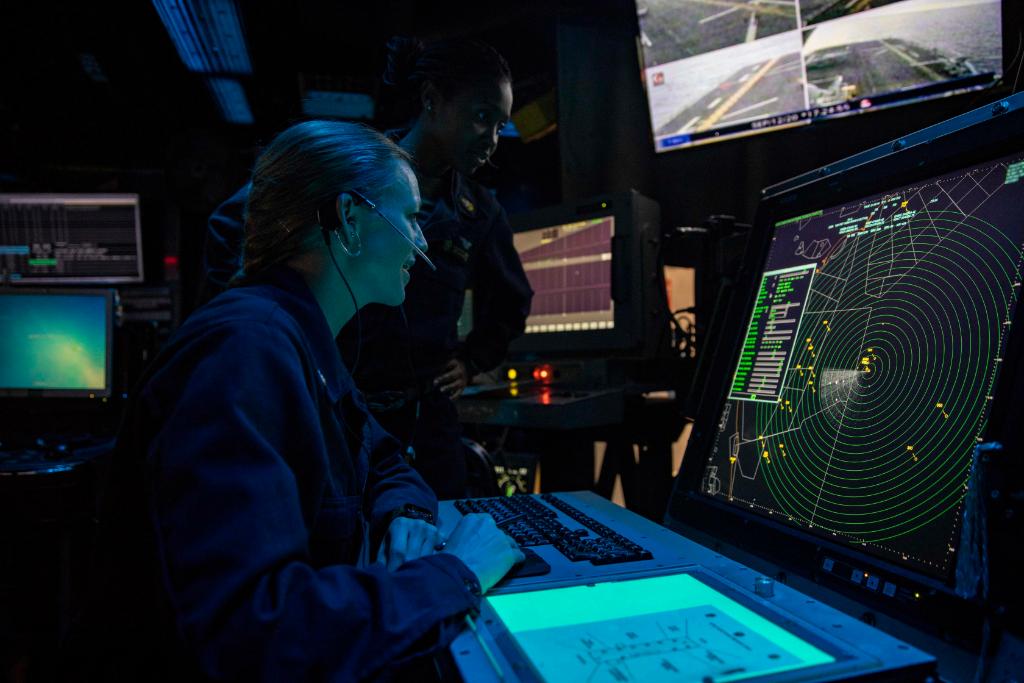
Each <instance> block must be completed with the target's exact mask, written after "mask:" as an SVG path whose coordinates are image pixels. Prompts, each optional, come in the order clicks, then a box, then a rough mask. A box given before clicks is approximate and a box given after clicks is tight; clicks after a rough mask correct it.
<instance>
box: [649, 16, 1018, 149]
mask: <svg viewBox="0 0 1024 683" xmlns="http://www.w3.org/2000/svg"><path fill="white" fill-rule="evenodd" d="M637 14H638V18H639V23H640V44H641V49H642V52H643V59H644V80H645V82H646V86H647V99H648V104H649V106H650V114H651V126H652V130H653V131H654V143H655V149H656V150H657V151H659V152H664V151H668V150H672V149H679V148H683V147H688V146H691V145H697V144H702V143H707V142H714V141H716V140H723V139H728V138H733V137H737V136H742V135H751V134H754V133H762V132H766V131H771V130H776V129H780V128H788V127H793V126H800V125H806V124H808V123H811V122H813V121H817V120H821V119H828V118H833V117H839V116H848V115H850V114H855V113H859V112H865V111H872V110H874V109H878V108H881V107H889V106H893V105H897V104H905V103H908V102H914V101H919V100H922V99H927V98H932V97H941V96H945V95H949V94H951V93H955V92H963V91H966V90H971V89H975V88H983V87H986V86H988V85H991V84H992V83H993V82H994V81H995V80H996V79H998V78H999V77H1000V75H1001V73H1002V54H1003V53H1002V49H1003V48H1002V33H1003V31H1002V7H1001V2H1000V0H862V1H859V2H850V1H849V0H772V1H771V2H748V3H744V2H719V1H711V0H638V2H637Z"/></svg>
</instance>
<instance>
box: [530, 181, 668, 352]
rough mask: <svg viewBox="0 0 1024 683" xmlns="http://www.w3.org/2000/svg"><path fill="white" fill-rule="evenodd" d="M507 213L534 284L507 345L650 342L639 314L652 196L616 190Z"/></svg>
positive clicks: (651, 241)
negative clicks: (521, 325)
mask: <svg viewBox="0 0 1024 683" xmlns="http://www.w3.org/2000/svg"><path fill="white" fill-rule="evenodd" d="M510 220H511V222H512V227H513V230H514V233H513V236H512V240H513V245H514V247H515V249H516V252H517V253H518V254H519V259H520V261H521V262H522V264H523V269H524V270H525V271H526V277H527V279H528V280H529V282H530V287H531V288H532V289H533V292H534V294H533V301H532V304H531V308H530V314H529V317H527V319H526V329H525V332H524V334H523V335H521V336H520V337H519V338H518V339H516V340H515V341H514V342H513V343H512V351H513V352H538V353H539V352H544V353H575V352H605V351H611V352H623V353H626V352H635V353H643V352H644V350H645V349H648V350H649V347H650V346H651V345H652V344H656V343H657V335H656V334H654V333H653V332H652V331H651V330H650V329H648V327H649V324H650V323H651V321H650V318H651V316H645V315H644V311H645V310H647V308H646V307H647V306H654V305H655V296H656V293H657V278H655V277H654V273H655V268H656V263H655V262H656V254H657V247H658V240H659V236H660V224H659V221H660V210H659V208H658V205H657V204H656V203H655V202H654V201H652V200H650V199H647V198H646V197H644V196H642V195H640V194H638V193H636V192H632V191H631V192H623V193H617V194H610V195H604V196H601V197H595V198H592V199H587V200H584V201H581V202H576V203H572V204H564V205H561V206H556V207H551V208H548V209H542V210H540V211H535V212H531V213H528V214H519V215H514V216H512V217H511V218H510ZM654 322H655V323H658V322H661V321H654Z"/></svg>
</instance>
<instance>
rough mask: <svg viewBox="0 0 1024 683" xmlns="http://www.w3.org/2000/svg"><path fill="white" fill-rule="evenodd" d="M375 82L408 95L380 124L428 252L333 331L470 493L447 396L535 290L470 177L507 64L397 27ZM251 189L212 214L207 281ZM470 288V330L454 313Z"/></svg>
mask: <svg viewBox="0 0 1024 683" xmlns="http://www.w3.org/2000/svg"><path fill="white" fill-rule="evenodd" d="M387 51H388V55H387V67H386V70H385V73H384V82H385V83H386V84H388V85H389V86H391V87H393V88H394V89H395V90H396V93H397V94H398V95H399V97H400V98H401V99H402V100H403V102H404V104H406V105H407V108H408V110H409V111H410V118H409V120H408V124H407V126H406V127H404V128H402V129H400V130H397V131H392V132H391V133H389V137H391V139H392V140H394V141H396V142H397V143H398V145H399V146H400V147H401V148H402V149H404V150H405V151H406V152H408V153H409V154H410V155H411V156H412V158H413V160H414V164H413V167H414V169H415V172H416V177H417V180H418V182H419V187H420V192H421V196H422V206H421V209H420V211H419V213H418V214H417V220H418V222H419V224H420V225H421V227H422V229H423V234H424V236H425V238H426V240H427V243H428V244H429V250H428V254H429V256H430V258H431V260H432V261H433V262H434V263H435V264H436V266H437V267H436V270H431V269H430V268H428V267H426V266H425V265H423V264H421V263H417V264H416V265H415V266H413V268H412V270H411V271H410V273H411V281H410V283H409V287H408V289H407V298H406V302H405V304H404V305H403V306H402V307H400V308H393V307H385V306H368V307H366V308H365V309H363V312H362V314H361V316H360V318H359V320H358V321H357V324H353V325H349V326H348V327H347V328H346V329H345V330H344V332H343V333H342V336H341V339H340V341H339V343H340V345H341V347H342V349H343V355H344V356H345V358H346V359H349V360H351V361H352V363H353V364H354V365H355V369H354V374H355V378H356V382H357V384H358V385H359V387H360V389H362V390H363V391H364V392H365V394H366V396H367V400H368V402H369V404H370V409H371V410H372V411H373V413H374V415H375V417H376V418H377V419H378V420H379V421H380V423H381V425H382V426H384V428H385V429H387V430H388V431H389V432H391V433H392V434H393V435H394V436H395V437H397V438H398V439H399V440H400V441H401V442H402V443H403V446H405V448H406V451H407V453H409V454H410V455H411V456H412V457H411V460H412V462H413V464H414V466H415V467H416V469H417V470H418V471H419V473H420V474H421V475H422V476H423V478H424V479H425V480H426V481H427V483H428V484H429V485H430V486H431V488H433V490H434V491H435V492H436V493H437V495H438V497H439V498H441V499H445V498H457V497H460V496H463V495H465V492H466V484H467V481H466V479H467V477H466V462H465V456H464V454H463V447H462V443H461V439H460V437H461V429H460V426H459V422H458V414H457V412H456V409H455V405H454V403H453V401H454V399H456V398H457V397H458V396H459V395H460V394H461V393H462V391H463V389H465V387H466V385H467V384H468V383H469V381H470V378H471V377H472V376H473V375H475V374H477V373H478V372H483V371H487V370H490V369H492V368H494V367H495V366H496V365H498V363H500V362H501V360H502V359H503V358H504V356H505V354H506V352H507V350H508V345H509V343H510V342H511V341H512V339H514V338H515V337H517V336H518V335H519V334H521V333H522V332H523V329H524V326H525V322H526V316H527V315H528V313H529V310H530V300H531V298H532V297H533V292H532V290H531V289H530V285H529V282H528V281H527V279H526V275H525V273H524V272H523V267H522V264H521V263H520V261H519V256H518V254H517V253H516V251H515V248H514V247H513V244H512V230H511V228H510V226H509V223H508V218H507V216H506V214H505V211H504V210H503V209H502V208H501V206H500V205H499V204H498V202H497V201H496V200H495V199H494V197H493V196H492V194H491V193H490V192H489V191H488V190H487V189H486V188H484V187H483V186H481V185H480V184H479V183H477V182H475V181H474V180H472V178H471V176H472V175H473V173H474V172H476V171H477V170H478V169H479V168H480V167H481V166H483V165H484V164H486V163H487V162H488V160H489V159H490V157H491V155H492V154H494V151H495V149H496V147H497V145H498V135H499V133H500V131H501V129H502V127H504V126H505V124H506V123H507V122H508V119H509V115H510V112H511V108H512V77H511V72H510V70H509V67H508V64H507V62H506V61H505V59H504V58H503V57H502V56H501V55H500V54H499V53H498V52H497V51H496V50H494V48H492V47H490V46H489V45H486V44H484V43H481V42H479V41H474V40H463V39H455V40H445V41H437V42H433V43H421V42H420V41H417V40H415V39H411V38H392V39H391V40H390V41H389V42H388V45H387ZM245 195H246V189H245V188H243V189H242V190H241V191H240V192H239V193H238V194H236V195H235V196H234V197H232V198H231V199H230V200H228V201H227V202H226V203H225V204H224V205H222V206H221V207H220V208H219V209H218V210H217V212H216V213H215V214H214V215H213V216H212V217H211V219H210V232H209V234H208V239H207V278H208V282H207V285H208V286H209V287H212V288H214V289H216V288H217V286H218V285H219V284H222V283H224V282H225V280H226V279H227V278H228V277H229V276H230V274H232V273H233V272H234V271H235V270H237V268H238V256H237V247H236V246H235V245H236V244H237V241H238V238H237V233H238V232H239V229H240V228H239V226H240V218H241V210H242V207H243V206H244V203H245ZM467 290H470V291H472V304H473V311H474V313H475V316H474V317H475V319H474V320H473V325H472V329H471V330H470V331H469V334H468V335H467V336H466V337H465V339H463V340H460V339H459V334H458V329H457V327H458V326H457V323H458V320H459V317H460V314H461V313H462V310H463V306H464V304H465V302H466V292H467Z"/></svg>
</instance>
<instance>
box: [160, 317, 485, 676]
mask: <svg viewBox="0 0 1024 683" xmlns="http://www.w3.org/2000/svg"><path fill="white" fill-rule="evenodd" d="M201 346H203V345H201ZM291 348H293V344H292V342H291V340H290V339H288V338H287V335H286V334H284V333H283V332H281V331H277V330H275V329H274V328H271V327H269V326H268V327H267V328H263V327H262V326H257V329H256V330H251V331H249V332H248V333H245V334H239V333H233V334H226V335H223V336H222V337H221V338H219V339H216V340H213V341H207V342H205V345H204V346H203V348H201V349H200V352H196V354H195V355H198V356H199V357H200V358H201V360H200V361H199V362H198V363H195V364H191V363H186V364H184V366H178V367H175V366H174V365H171V366H169V367H167V368H166V369H165V372H170V373H181V372H183V371H190V374H189V379H188V380H187V382H186V383H185V388H184V390H183V391H182V392H181V394H180V395H179V396H177V397H175V399H174V400H173V401H172V402H168V404H167V405H165V406H156V407H159V408H162V409H163V410H162V411H161V412H163V414H164V415H165V417H164V420H163V425H162V428H161V429H160V430H159V431H158V433H157V434H156V436H155V438H154V439H153V440H151V442H150V447H149V450H148V466H149V472H150V474H149V477H148V484H149V490H150V504H151V516H152V522H153V525H154V528H155V531H156V537H157V547H158V556H159V557H158V559H159V564H160V567H161V571H162V573H163V577H162V581H163V585H164V587H165V590H166V593H167V597H168V599H169V601H170V604H171V606H172V609H173V612H174V614H175V615H176V619H177V626H178V629H179V632H180V634H181V637H182V638H183V640H184V641H185V643H186V644H187V645H188V647H189V649H190V650H192V651H193V652H194V653H195V654H196V656H197V659H198V662H199V665H200V667H201V669H202V670H203V672H204V673H205V674H206V675H208V676H210V677H213V678H217V679H220V678H226V679H232V680H236V679H237V680H292V681H301V680H307V679H320V680H356V679H362V678H365V677H370V676H373V675H376V674H377V673H379V672H381V671H383V670H385V669H386V668H387V667H388V666H390V665H394V664H395V663H396V662H401V661H402V659H403V657H404V656H407V655H408V654H409V653H410V651H411V650H412V649H413V648H417V647H419V648H423V647H428V648H429V647H430V646H431V645H433V646H435V647H436V646H437V645H438V638H439V635H438V634H440V633H441V632H442V631H445V632H448V633H449V635H451V630H452V629H451V623H452V622H451V621H450V620H448V619H449V618H450V617H455V616H460V615H461V614H462V613H463V612H465V611H467V610H470V609H474V608H476V606H477V605H478V600H479V598H478V597H477V596H476V595H475V594H474V592H473V590H472V587H473V586H472V581H474V580H475V577H473V575H472V573H471V572H470V571H469V570H468V569H467V568H466V567H465V565H464V564H463V563H462V562H461V561H460V560H458V559H457V558H455V557H454V556H452V555H448V554H439V555H435V556H431V557H426V558H421V559H418V560H415V561H411V562H408V563H406V564H404V565H403V566H402V567H400V568H399V569H398V570H397V571H394V572H391V573H389V572H387V571H386V570H384V569H383V568H369V569H365V570H363V569H357V568H355V567H351V566H343V565H331V566H326V567H320V568H316V567H314V566H312V565H311V564H310V551H309V536H308V532H307V531H306V529H307V520H306V519H305V518H304V511H303V509H302V498H301V497H300V491H299V481H298V480H297V478H296V476H295V472H296V471H300V470H299V469H297V468H301V467H307V468H315V467H316V466H317V464H316V463H317V461H318V460H320V459H321V458H322V457H323V454H322V453H321V452H318V448H319V449H321V450H322V441H321V440H320V439H319V434H321V430H320V427H319V422H318V419H319V418H318V411H317V407H316V405H315V399H314V397H313V395H311V390H310V388H309V386H308V385H307V382H306V377H305V373H304V372H303V369H302V367H301V360H300V356H299V355H298V354H297V353H289V352H288V351H289V349H291ZM147 400H149V401H150V402H151V403H155V402H156V398H155V396H153V395H152V394H151V395H150V396H148V397H147ZM297 459H298V460H297ZM307 474H308V472H307ZM306 479H308V476H304V477H303V479H302V481H305V480H306ZM446 620H447V621H446Z"/></svg>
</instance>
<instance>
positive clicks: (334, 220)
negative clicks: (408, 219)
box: [316, 190, 437, 417]
mask: <svg viewBox="0 0 1024 683" xmlns="http://www.w3.org/2000/svg"><path fill="white" fill-rule="evenodd" d="M345 192H347V193H348V194H350V195H352V197H353V198H354V199H355V201H356V203H357V204H365V205H366V206H367V207H368V208H369V209H370V210H371V211H374V212H375V213H376V214H377V215H378V216H380V217H381V218H382V219H384V222H385V223H387V224H388V225H390V226H391V227H392V228H393V229H394V230H395V232H397V233H398V234H399V235H401V236H402V239H404V240H405V241H406V242H408V243H409V246H411V247H412V248H413V251H414V252H415V253H416V255H417V256H418V257H419V258H420V259H421V260H422V261H423V262H424V263H426V264H427V266H428V267H429V268H430V269H431V270H433V271H436V270H437V266H435V265H434V263H433V261H431V260H430V258H428V257H427V255H426V254H425V253H424V252H423V250H422V249H420V248H419V247H418V246H417V245H416V243H415V242H414V241H413V240H412V238H410V237H409V236H408V235H406V234H405V232H403V231H402V229H401V228H399V227H398V226H397V225H395V224H394V223H393V222H391V219H390V218H388V217H387V216H385V215H384V212H383V211H381V210H380V209H379V208H377V205H376V204H375V203H374V202H372V201H370V200H369V199H368V198H367V197H366V195H364V194H363V193H361V192H359V191H357V190H343V191H342V192H340V193H338V194H337V195H335V196H334V198H333V199H331V200H328V201H326V202H324V203H323V204H321V205H320V206H319V207H318V208H317V210H316V222H317V224H318V225H319V226H320V230H321V234H322V235H323V238H324V244H325V245H326V246H327V253H328V254H329V255H330V257H331V263H333V264H334V269H335V270H336V271H338V275H339V276H341V281H342V282H343V283H344V284H345V289H347V290H348V295H349V296H350V297H352V306H353V307H354V308H355V316H356V357H355V360H354V361H353V363H352V371H351V373H352V375H353V376H355V374H356V369H357V368H358V367H359V354H360V351H361V350H362V345H363V323H362V320H361V319H360V317H359V304H358V302H357V301H356V296H355V294H354V293H353V292H352V287H351V285H349V283H348V278H346V277H345V274H344V273H343V272H342V270H341V267H340V266H339V265H338V261H337V259H336V258H335V257H334V250H333V249H332V248H331V233H332V232H333V233H336V234H338V241H339V242H340V243H341V248H342V249H343V250H344V251H345V253H346V254H347V255H348V256H349V257H355V256H359V254H360V253H362V246H361V245H360V247H359V249H357V250H355V251H354V252H353V251H352V250H350V248H349V247H348V246H346V245H345V243H344V242H343V241H342V240H341V235H340V230H341V212H340V211H338V204H339V200H340V198H341V195H342V194H344V193H345ZM399 309H400V310H401V313H402V321H403V322H404V323H405V326H406V330H408V328H409V323H408V321H407V320H406V318H405V309H404V308H402V307H399ZM410 371H413V374H414V375H415V371H414V370H413V367H412V360H411V359H410ZM416 412H417V417H418V414H419V405H418V404H417V408H416Z"/></svg>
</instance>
